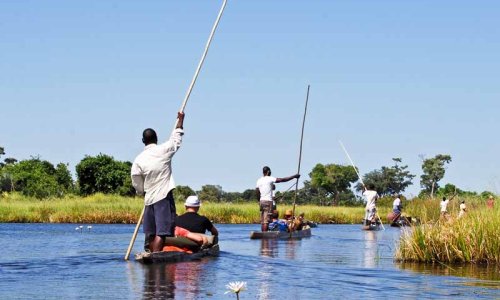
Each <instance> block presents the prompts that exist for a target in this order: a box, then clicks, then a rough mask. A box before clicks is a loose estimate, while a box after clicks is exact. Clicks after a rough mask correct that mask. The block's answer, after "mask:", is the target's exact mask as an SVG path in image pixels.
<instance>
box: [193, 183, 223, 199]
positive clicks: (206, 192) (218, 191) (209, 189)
mask: <svg viewBox="0 0 500 300" xmlns="http://www.w3.org/2000/svg"><path fill="white" fill-rule="evenodd" d="M223 194H224V191H222V187H221V186H220V185H211V184H207V185H204V186H202V187H201V191H199V192H198V197H199V198H200V199H201V201H207V202H220V201H221V200H222V197H223Z"/></svg>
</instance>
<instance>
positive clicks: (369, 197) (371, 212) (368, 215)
mask: <svg viewBox="0 0 500 300" xmlns="http://www.w3.org/2000/svg"><path fill="white" fill-rule="evenodd" d="M363 196H364V197H365V199H366V207H365V209H366V212H365V222H366V223H368V222H371V223H373V222H375V214H376V213H377V207H376V202H377V200H378V198H379V195H378V194H377V191H375V190H374V186H373V185H372V184H368V185H367V186H366V187H365V191H364V192H363ZM365 225H366V224H365Z"/></svg>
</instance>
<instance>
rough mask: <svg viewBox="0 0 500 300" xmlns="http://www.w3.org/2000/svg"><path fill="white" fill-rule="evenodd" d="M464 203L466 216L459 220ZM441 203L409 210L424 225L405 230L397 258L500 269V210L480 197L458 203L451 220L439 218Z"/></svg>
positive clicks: (422, 204) (419, 204) (453, 206)
mask: <svg viewBox="0 0 500 300" xmlns="http://www.w3.org/2000/svg"><path fill="white" fill-rule="evenodd" d="M462 200H464V201H465V203H466V205H467V212H466V214H465V215H464V216H463V217H461V218H458V212H459V204H460V202H461V201H462ZM439 202H440V200H431V199H427V200H421V201H414V205H412V206H410V207H409V209H408V210H409V211H412V213H415V214H416V213H419V216H420V217H421V220H422V221H423V224H422V225H421V226H416V227H413V228H409V229H405V231H404V232H403V234H402V236H401V238H400V241H399V246H398V248H397V251H396V254H395V257H396V259H397V260H399V261H404V262H424V263H446V264H448V263H450V264H451V263H475V264H483V263H484V264H497V265H500V231H499V230H498V228H500V209H499V208H498V204H497V205H496V207H494V208H489V207H487V205H486V202H485V201H484V199H482V198H480V197H467V198H461V199H454V200H452V201H451V202H450V205H449V207H448V211H449V212H450V215H449V217H446V218H445V217H441V216H439Z"/></svg>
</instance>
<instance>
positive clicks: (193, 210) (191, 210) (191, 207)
mask: <svg viewBox="0 0 500 300" xmlns="http://www.w3.org/2000/svg"><path fill="white" fill-rule="evenodd" d="M200 206H201V202H200V199H199V198H198V197H197V196H189V197H187V199H186V201H185V202H184V207H185V208H186V212H185V213H184V214H182V215H180V216H177V217H176V218H175V225H176V226H179V227H182V228H185V229H187V230H189V231H190V232H194V233H201V234H205V232H207V231H210V232H211V233H212V235H213V236H214V244H217V240H218V236H219V232H218V231H217V228H215V226H214V225H213V224H212V222H210V220H209V219H208V218H207V217H205V216H202V215H199V214H198V211H199V210H200Z"/></svg>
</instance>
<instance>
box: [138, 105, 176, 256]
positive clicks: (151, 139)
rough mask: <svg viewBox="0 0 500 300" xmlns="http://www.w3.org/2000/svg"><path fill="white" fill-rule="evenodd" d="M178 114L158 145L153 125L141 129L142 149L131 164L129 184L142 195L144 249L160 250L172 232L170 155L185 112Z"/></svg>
mask: <svg viewBox="0 0 500 300" xmlns="http://www.w3.org/2000/svg"><path fill="white" fill-rule="evenodd" d="M177 118H178V119H177V125H176V127H175V129H174V131H173V132H172V134H171V136H170V139H169V140H168V141H167V142H165V143H163V144H161V145H157V142H158V138H157V136H156V132H155V131H154V130H153V129H151V128H148V129H145V130H144V132H143V133H142V142H143V143H144V145H145V147H144V150H143V151H142V152H141V153H140V154H139V155H138V156H137V157H136V159H135V161H134V163H133V164H132V170H131V176H132V185H133V186H134V188H135V190H136V192H137V194H138V195H145V196H144V205H145V208H144V220H143V229H144V234H145V236H146V240H145V244H144V247H145V250H146V251H147V250H150V251H151V252H157V251H161V250H162V249H163V244H164V240H165V237H167V236H173V235H174V227H175V202H174V197H173V189H174V188H175V182H174V178H173V177H172V157H173V156H174V154H175V153H176V152H177V150H178V149H179V147H180V146H181V143H182V135H183V134H184V130H183V124H184V113H181V112H179V113H178V114H177Z"/></svg>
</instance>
